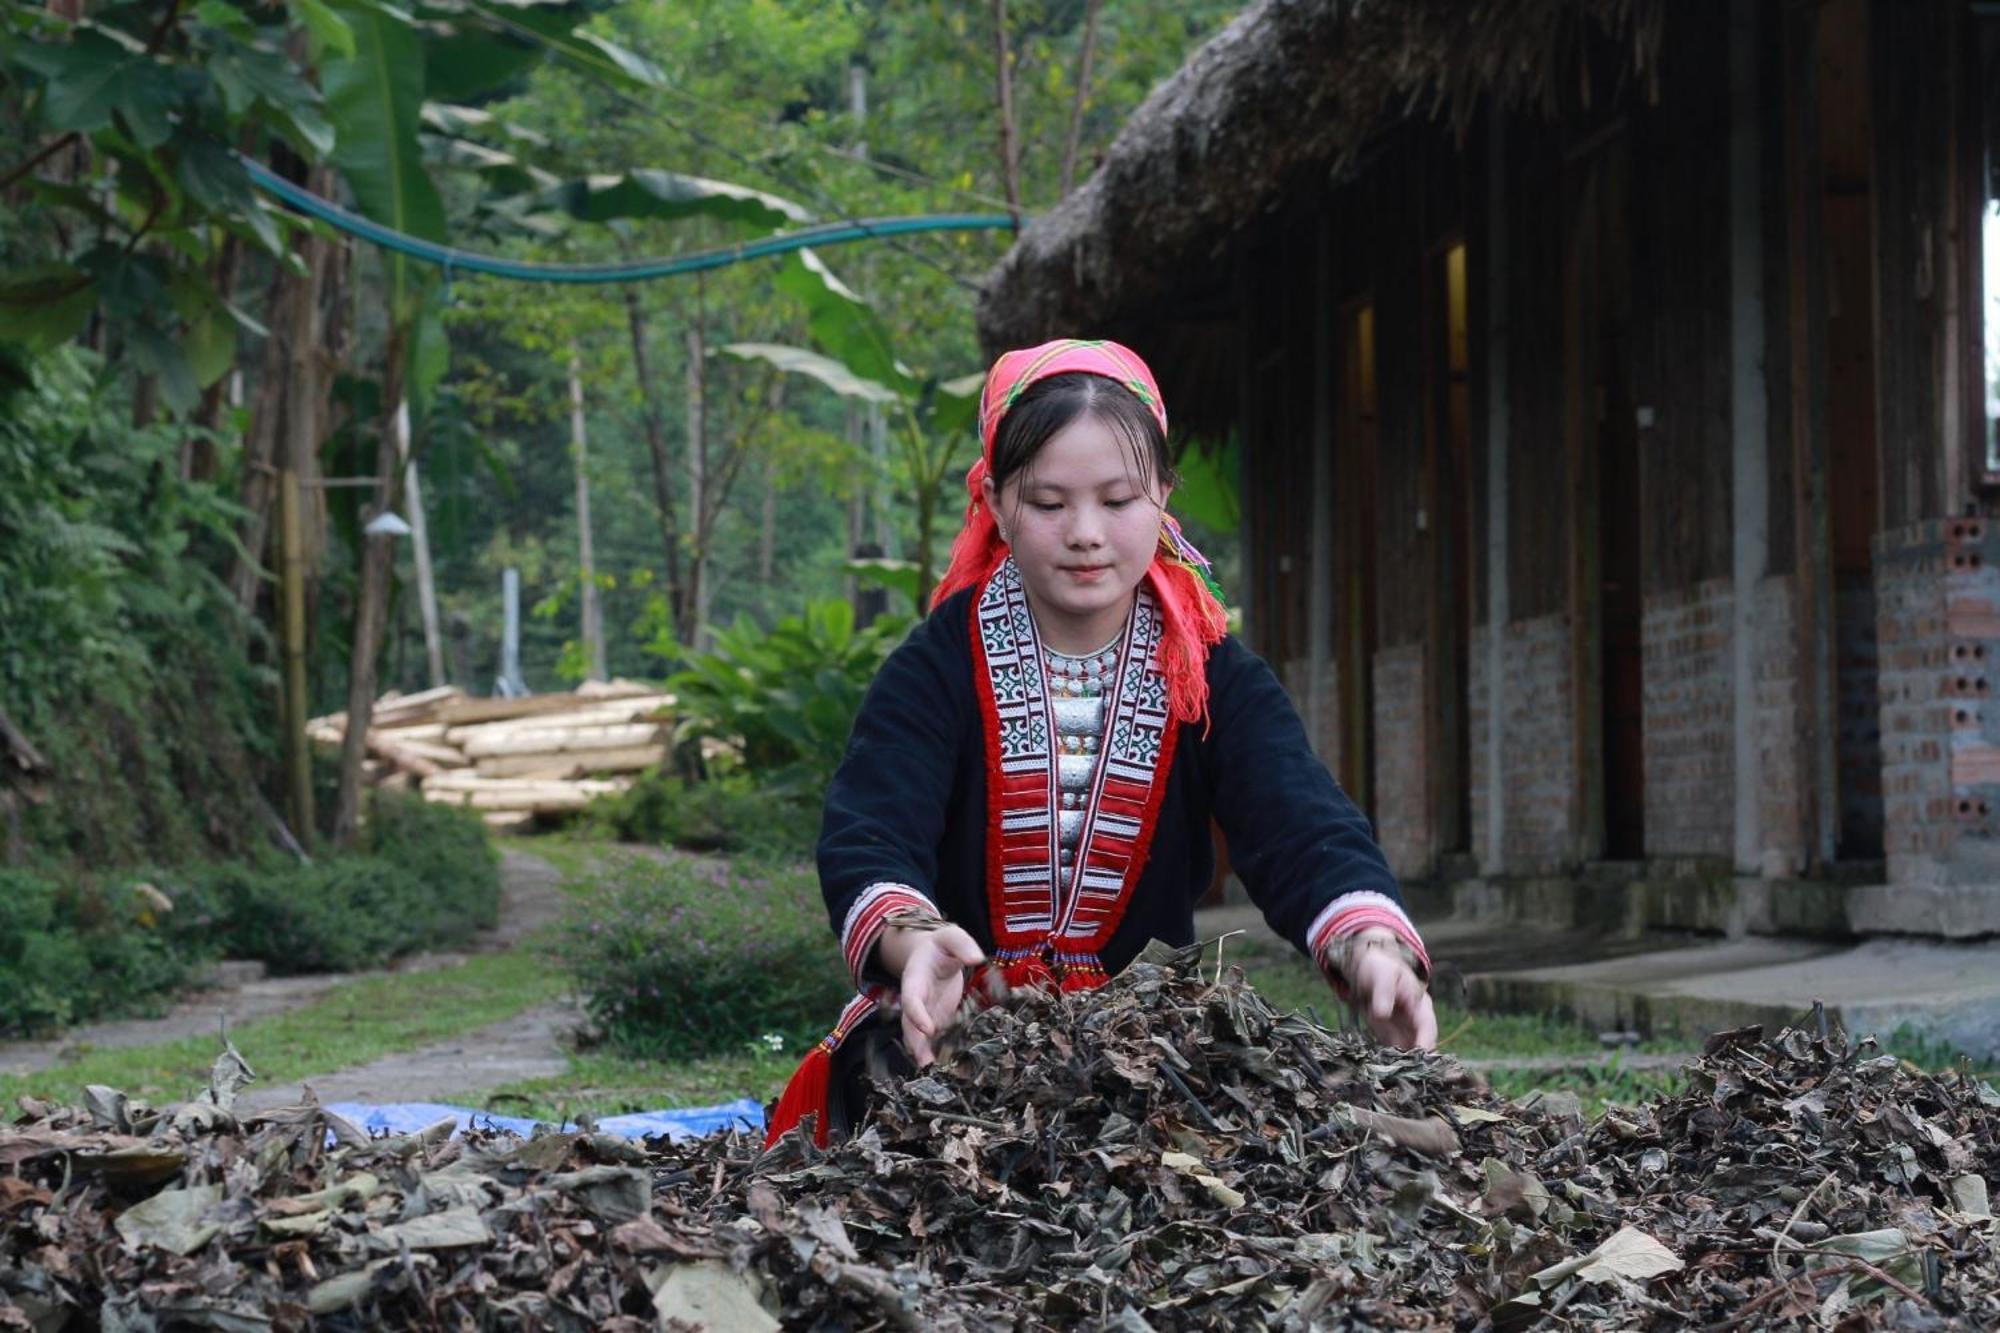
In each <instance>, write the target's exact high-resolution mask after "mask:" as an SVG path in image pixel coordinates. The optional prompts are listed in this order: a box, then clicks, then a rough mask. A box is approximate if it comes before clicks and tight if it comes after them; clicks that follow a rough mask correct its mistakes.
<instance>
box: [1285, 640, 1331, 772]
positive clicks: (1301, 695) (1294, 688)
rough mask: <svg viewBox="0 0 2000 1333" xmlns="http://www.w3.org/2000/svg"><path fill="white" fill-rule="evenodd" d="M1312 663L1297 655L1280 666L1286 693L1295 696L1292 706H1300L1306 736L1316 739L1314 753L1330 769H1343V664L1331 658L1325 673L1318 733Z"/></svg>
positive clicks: (1321, 683) (1314, 740)
mask: <svg viewBox="0 0 2000 1333" xmlns="http://www.w3.org/2000/svg"><path fill="white" fill-rule="evenodd" d="M1311 677H1312V664H1311V662H1310V661H1308V660H1307V659H1305V658H1302V657H1301V658H1294V659H1292V660H1291V661H1289V662H1286V663H1285V664H1284V666H1283V667H1281V668H1279V670H1278V680H1279V682H1280V683H1281V684H1283V685H1284V687H1285V693H1287V694H1289V695H1291V696H1292V706H1293V707H1294V708H1296V709H1298V710H1299V721H1301V722H1302V723H1304V724H1305V728H1306V739H1307V740H1309V741H1311V742H1312V747H1313V753H1314V754H1316V755H1318V756H1319V758H1320V762H1321V763H1323V764H1325V765H1326V766H1327V769H1328V771H1330V772H1332V773H1334V774H1336V775H1338V774H1339V772H1340V664H1339V663H1338V662H1335V661H1333V660H1331V659H1329V660H1328V661H1327V664H1326V669H1325V671H1324V672H1322V673H1321V681H1320V718H1319V728H1318V732H1319V734H1318V735H1314V734H1313V731H1314V728H1313V724H1312V695H1311V693H1310V690H1309V687H1310V685H1311V683H1312V681H1311Z"/></svg>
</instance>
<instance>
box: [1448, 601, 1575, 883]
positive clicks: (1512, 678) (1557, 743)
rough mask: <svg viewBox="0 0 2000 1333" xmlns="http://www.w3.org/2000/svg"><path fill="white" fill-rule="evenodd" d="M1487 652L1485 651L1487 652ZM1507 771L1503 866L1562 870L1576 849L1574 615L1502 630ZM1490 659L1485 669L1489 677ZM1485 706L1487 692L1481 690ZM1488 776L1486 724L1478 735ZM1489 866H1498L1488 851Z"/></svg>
mask: <svg viewBox="0 0 2000 1333" xmlns="http://www.w3.org/2000/svg"><path fill="white" fill-rule="evenodd" d="M1482 655H1483V654H1482ZM1501 655H1502V661H1501V669H1502V671H1503V672H1504V673H1505V683H1504V685H1503V688H1502V694H1501V698H1502V705H1503V714H1502V720H1501V726H1502V731H1501V764H1502V765H1503V767H1504V769H1505V772H1504V773H1502V775H1501V791H1502V799H1503V800H1504V801H1505V802H1506V805H1505V808H1504V810H1503V811H1502V819H1503V823H1504V826H1505V827H1504V829H1503V831H1502V835H1501V836H1502V846H1501V848H1500V858H1499V860H1500V866H1499V869H1501V870H1503V871H1505V872H1506V873H1508V874H1514V875H1533V874H1545V873H1549V872H1551V871H1556V870H1560V869H1561V868H1562V867H1563V866H1564V864H1565V863H1566V862H1567V861H1568V860H1569V858H1570V856H1571V854H1572V852H1573V851H1574V843H1575V838H1576V834H1575V829H1576V799H1575V797H1576V762H1575V755H1574V752H1573V741H1572V715H1573V711H1574V710H1573V705H1572V703H1571V699H1572V697H1573V689H1574V687H1573V685H1572V682H1571V671H1570V644H1569V617H1568V616H1566V615H1552V616H1542V617H1538V618H1537V619H1534V620H1526V621H1515V622H1514V623H1512V624H1510V625H1508V626H1507V627H1506V629H1505V631H1504V632H1503V635H1502V645H1501ZM1484 670H1485V665H1484V664H1482V666H1481V669H1480V675H1481V677H1482V679H1483V677H1484ZM1473 697H1474V700H1475V706H1476V707H1478V708H1479V709H1480V711H1481V713H1482V714H1483V713H1484V711H1485V707H1484V704H1485V691H1484V689H1483V688H1482V689H1480V690H1479V691H1477V692H1476V693H1475V694H1474V696H1473ZM1473 747H1474V754H1475V755H1476V756H1479V757H1478V758H1475V760H1474V762H1475V764H1478V765H1479V772H1480V775H1481V782H1482V784H1483V782H1484V780H1485V768H1484V764H1483V755H1482V754H1481V751H1482V750H1483V748H1484V726H1483V725H1482V726H1481V727H1480V728H1479V729H1478V730H1475V731H1474V733H1473ZM1484 809H1485V802H1484V801H1483V799H1482V800H1480V801H1479V803H1478V805H1477V806H1476V810H1477V812H1478V813H1477V815H1476V817H1475V819H1476V822H1475V823H1474V826H1473V827H1474V836H1475V837H1476V838H1477V839H1478V840H1479V842H1480V843H1483V842H1484V841H1485V836H1486V829H1485V822H1484ZM1480 860H1481V864H1482V865H1491V864H1492V859H1491V858H1490V857H1489V856H1488V855H1487V853H1486V851H1484V850H1482V851H1481V853H1480Z"/></svg>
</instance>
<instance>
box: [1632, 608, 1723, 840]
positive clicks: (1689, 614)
mask: <svg viewBox="0 0 2000 1333" xmlns="http://www.w3.org/2000/svg"><path fill="white" fill-rule="evenodd" d="M1735 600H1736V599H1735V596H1734V593H1733V590H1732V584H1731V581H1730V580H1729V579H1710V580H1708V581H1707V582H1704V583H1698V584H1695V585H1694V586H1693V587H1689V588H1680V589H1676V590H1674V591H1672V592H1665V593H1656V594H1654V595H1652V596H1649V597H1648V598H1646V607H1645V620H1644V624H1643V628H1642V631H1641V633H1642V634H1643V644H1644V647H1643V655H1644V661H1645V755H1646V852H1647V854H1648V855H1649V856H1729V855H1732V854H1733V853H1734V850H1735V837H1736V834H1735V830H1736V809H1735V768H1736V755H1735V744H1736V741H1735V718H1734V714H1735V705H1734V693H1735V691H1734V688H1733V686H1734V682H1733V678H1732V675H1731V660H1730V645H1731V642H1732V640H1733V638H1734V635H1733V634H1732V633H1731V626H1732V621H1731V616H1732V615H1733V611H1734V603H1735Z"/></svg>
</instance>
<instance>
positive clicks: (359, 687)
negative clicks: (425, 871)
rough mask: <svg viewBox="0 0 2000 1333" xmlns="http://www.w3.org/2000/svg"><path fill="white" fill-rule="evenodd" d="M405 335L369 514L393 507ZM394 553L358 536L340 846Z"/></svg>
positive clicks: (386, 542) (395, 339) (354, 790)
mask: <svg viewBox="0 0 2000 1333" xmlns="http://www.w3.org/2000/svg"><path fill="white" fill-rule="evenodd" d="M408 340H409V326H408V325H407V324H403V323H397V324H394V325H392V326H391V327H390V330H389V347H388V351H387V353H386V360H387V364H386V365H385V366H384V368H383V372H382V391H383V392H382V401H383V402H384V403H385V404H387V405H388V410H387V411H386V412H385V413H384V414H383V418H382V426H381V435H380V439H379V441H378V443H377V445H376V449H375V502H374V504H372V505H371V506H369V509H368V518H369V519H370V520H373V519H375V518H377V517H379V516H380V515H382V514H386V513H388V512H389V511H390V510H392V509H394V508H395V507H396V501H397V498H398V497H399V495H400V494H401V491H402V485H401V483H402V477H403V470H402V468H401V466H400V465H399V460H398V459H397V457H396V427H395V418H396V413H397V412H399V411H400V410H402V405H403V358H404V348H405V346H406V344H407V342H408ZM395 556H396V539H395V538H394V537H391V536H389V535H388V534H387V533H376V534H374V535H372V536H371V535H366V534H364V535H363V536H362V538H361V583H360V590H359V594H358V596H357V597H356V599H355V604H354V640H353V651H352V654H351V655H350V657H349V659H348V675H347V730H346V734H345V735H343V736H342V737H341V743H340V793H339V796H338V797H337V799H336V800H335V803H334V812H333V842H334V845H335V846H336V847H341V848H346V847H351V846H352V845H353V844H354V835H355V833H356V832H357V831H358V830H359V829H360V827H361V760H362V758H363V757H364V756H365V754H366V753H367V747H368V724H369V722H370V720H371V719H372V718H373V717H374V713H375V668H376V661H377V659H378V658H379V657H380V656H381V652H382V631H383V629H384V627H385V625H386V623H387V619H388V611H389V577H390V575H391V574H392V573H394V572H395Z"/></svg>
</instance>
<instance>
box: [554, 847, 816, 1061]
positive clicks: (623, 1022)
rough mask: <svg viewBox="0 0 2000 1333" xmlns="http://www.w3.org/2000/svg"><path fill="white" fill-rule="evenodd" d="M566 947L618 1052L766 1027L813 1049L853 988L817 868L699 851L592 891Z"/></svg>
mask: <svg viewBox="0 0 2000 1333" xmlns="http://www.w3.org/2000/svg"><path fill="white" fill-rule="evenodd" d="M558 951H559V953H560V956H561V958H562V960H563V962H564V964H565V965H566V966H567V967H568V969H569V970H570V972H571V973H572V974H573V975H574V976H575V978H576V982H577V986H578V988H579V989H580V990H581V991H582V993H583V996H584V1001H585V1005H586V1007H587V1009H588V1011H589V1014H590V1017H591V1020H592V1022H593V1023H594V1025H595V1026H596V1028H597V1031H598V1032H599V1034H600V1035H601V1037H602V1038H603V1040H604V1041H605V1042H606V1044H608V1045H609V1046H610V1047H611V1048H612V1049H614V1050H616V1051H619V1052H621V1053H624V1054H628V1055H645V1056H653V1057H658V1058H667V1059H680V1058H686V1057H692V1056H703V1055H714V1054H720V1053H735V1052H738V1051H741V1050H743V1049H744V1047H745V1045H746V1044H747V1043H749V1042H752V1041H757V1040H759V1039H761V1038H763V1037H764V1036H765V1034H767V1033H770V1034H776V1035H778V1036H779V1037H781V1038H783V1039H784V1041H785V1043H786V1045H787V1046H789V1047H790V1048H791V1049H794V1050H798V1049H803V1048H804V1047H805V1046H806V1045H808V1044H809V1043H811V1042H812V1041H815V1040H817V1039H818V1038H819V1037H822V1036H824V1035H825V1033H826V1029H827V1028H828V1027H829V1026H831V1025H832V1023H833V1020H834V1018H835V1016H836V1015H837V1014H838V1013H839V1011H840V1007H841V1005H843V1004H844V1003H846V1001H847V999H848V997H849V996H850V995H851V994H852V985H851V983H850V981H849V980H848V977H847V972H846V969H845V968H844V967H843V966H842V965H841V961H840V951H839V950H838V949H837V948H835V947H834V946H833V941H832V939H831V938H830V937H829V935H828V932H827V922H826V912H825V909H824V908H823V907H822V905H821V901H820V896H819V889H818V886H817V884H816V883H815V881H814V879H813V876H812V875H811V874H809V873H807V872H805V871H802V870H788V869H780V868H776V867H765V868H757V867H752V866H747V865H745V864H744V863H741V862H737V863H721V862H715V861H707V860H701V859H697V858H693V857H688V858H679V859H675V860H672V861H668V862H664V863H659V862H635V863H632V864H629V865H626V866H623V867H621V868H620V869H619V871H618V872H617V874H616V875H615V877H610V876H608V877H606V878H605V879H603V880H600V881H599V882H598V883H597V884H595V885H594V886H592V887H590V888H588V889H587V890H586V891H585V892H584V894H583V896H582V897H581V898H580V899H579V901H578V903H577V906H576V908H575V909H574V910H573V912H572V913H571V915H570V916H569V917H568V918H567V919H566V920H565V922H564V925H563V928H562V932H561V943H560V945H559V946H558Z"/></svg>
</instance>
